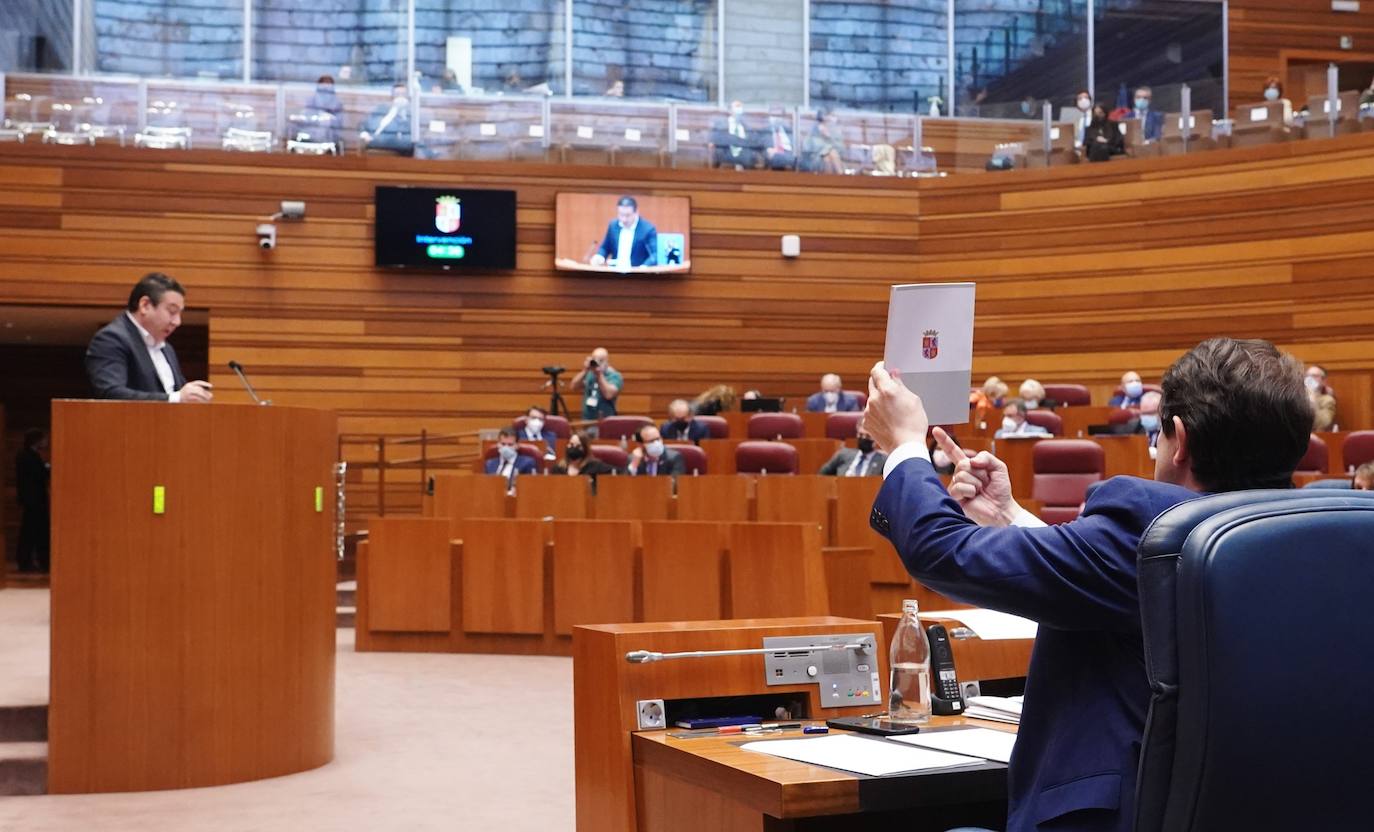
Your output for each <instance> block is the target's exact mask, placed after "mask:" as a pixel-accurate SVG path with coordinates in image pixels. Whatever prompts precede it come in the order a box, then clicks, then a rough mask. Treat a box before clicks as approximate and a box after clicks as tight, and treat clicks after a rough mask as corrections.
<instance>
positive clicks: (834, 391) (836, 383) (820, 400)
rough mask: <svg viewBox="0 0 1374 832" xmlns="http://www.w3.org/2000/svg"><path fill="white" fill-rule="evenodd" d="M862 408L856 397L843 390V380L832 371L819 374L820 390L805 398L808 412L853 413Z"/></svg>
mask: <svg viewBox="0 0 1374 832" xmlns="http://www.w3.org/2000/svg"><path fill="white" fill-rule="evenodd" d="M862 409H863V408H861V407H859V399H858V397H857V396H851V395H849V394H848V393H846V392H844V389H843V382H841V381H840V377H839V376H837V375H835V374H834V373H826V374H825V375H823V376H821V391H820V392H819V393H812V394H811V395H810V396H809V397H808V398H807V400H806V410H807V412H809V413H853V412H854V411H856V410H862Z"/></svg>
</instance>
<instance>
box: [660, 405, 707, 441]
mask: <svg viewBox="0 0 1374 832" xmlns="http://www.w3.org/2000/svg"><path fill="white" fill-rule="evenodd" d="M659 432H660V433H662V434H663V438H664V439H667V440H669V441H673V442H691V443H692V444H693V445H700V444H701V440H703V439H710V438H711V429H710V428H708V427H706V425H704V424H702V423H701V422H698V421H697V420H696V419H693V418H692V406H691V405H689V404H687V400H686V399H674V400H673V401H671V402H669V403H668V421H666V422H664V423H663V425H662V426H661V427H659Z"/></svg>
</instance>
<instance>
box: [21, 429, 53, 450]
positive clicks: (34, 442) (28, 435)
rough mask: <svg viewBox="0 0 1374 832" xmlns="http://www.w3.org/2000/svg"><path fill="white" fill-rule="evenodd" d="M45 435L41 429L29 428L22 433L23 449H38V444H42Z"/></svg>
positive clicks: (45, 432)
mask: <svg viewBox="0 0 1374 832" xmlns="http://www.w3.org/2000/svg"><path fill="white" fill-rule="evenodd" d="M47 435H48V434H47V431H45V430H43V429H42V428H29V429H28V430H26V431H24V447H25V448H36V447H38V443H40V442H42V441H43V437H45V436H47Z"/></svg>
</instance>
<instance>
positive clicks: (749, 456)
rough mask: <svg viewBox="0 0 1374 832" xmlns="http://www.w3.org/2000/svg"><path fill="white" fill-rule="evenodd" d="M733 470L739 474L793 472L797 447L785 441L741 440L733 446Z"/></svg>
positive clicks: (795, 466)
mask: <svg viewBox="0 0 1374 832" xmlns="http://www.w3.org/2000/svg"><path fill="white" fill-rule="evenodd" d="M735 470H736V471H737V472H739V473H741V474H765V473H767V474H795V473H797V449H796V448H794V447H792V446H791V445H789V444H787V443H786V442H752V441H751V442H741V443H739V446H738V447H736V448H735Z"/></svg>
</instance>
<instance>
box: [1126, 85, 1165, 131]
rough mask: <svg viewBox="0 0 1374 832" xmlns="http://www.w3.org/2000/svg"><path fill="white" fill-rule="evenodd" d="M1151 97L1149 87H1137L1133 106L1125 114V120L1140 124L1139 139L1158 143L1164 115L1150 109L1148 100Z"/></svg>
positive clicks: (1152, 95) (1162, 128)
mask: <svg viewBox="0 0 1374 832" xmlns="http://www.w3.org/2000/svg"><path fill="white" fill-rule="evenodd" d="M1153 97H1154V94H1153V93H1151V92H1150V88H1149V87H1137V88H1136V91H1135V106H1134V107H1132V108H1131V110H1130V111H1129V112H1127V113H1126V118H1128V119H1130V120H1131V121H1138V122H1140V138H1141V140H1142V141H1146V142H1154V141H1159V137H1160V136H1162V135H1163V134H1164V114H1163V113H1161V112H1159V111H1158V110H1152V109H1150V103H1151V102H1150V99H1152V98H1153Z"/></svg>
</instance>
